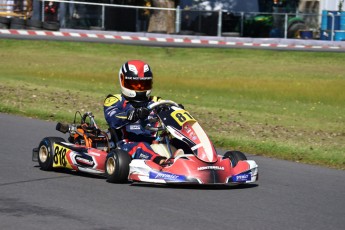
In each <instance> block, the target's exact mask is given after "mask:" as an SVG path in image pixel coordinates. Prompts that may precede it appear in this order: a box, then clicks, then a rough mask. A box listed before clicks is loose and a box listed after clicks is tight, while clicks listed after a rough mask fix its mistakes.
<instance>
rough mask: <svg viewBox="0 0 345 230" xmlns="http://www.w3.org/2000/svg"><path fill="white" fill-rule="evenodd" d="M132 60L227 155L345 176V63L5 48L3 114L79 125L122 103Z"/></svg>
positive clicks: (338, 58)
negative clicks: (115, 96)
mask: <svg viewBox="0 0 345 230" xmlns="http://www.w3.org/2000/svg"><path fill="white" fill-rule="evenodd" d="M128 59H142V60H145V61H147V62H148V63H149V64H150V65H151V68H152V69H153V73H154V90H153V94H154V95H159V96H161V97H163V98H166V99H171V100H174V101H177V102H179V103H182V104H184V105H185V107H186V108H187V109H188V110H189V111H190V112H191V114H193V115H194V117H196V118H197V119H198V120H199V122H200V123H201V125H202V126H203V127H204V128H205V129H206V131H207V133H208V134H209V136H210V137H211V139H212V141H213V142H214V143H215V145H216V146H217V147H222V148H227V149H229V148H231V149H240V150H242V151H245V152H249V153H253V154H257V155H265V156H271V157H276V158H280V159H288V160H293V161H299V162H305V163H311V164H317V165H323V166H328V167H334V168H339V169H345V115H344V114H345V77H344V76H345V65H344V60H345V53H330V52H320V53H319V52H297V51H293V52H289V51H272V50H245V49H243V50H241V49H211V48H208V49H206V48H198V49H196V48H190V49H189V48H159V47H142V46H126V45H115V44H97V43H78V42H49V41H18V40H6V39H2V40H0V81H1V85H0V90H1V93H0V98H1V103H0V112H6V113H15V114H22V115H25V116H32V117H38V118H40V119H49V120H59V121H72V119H73V116H74V112H75V110H80V111H93V112H94V114H95V115H96V119H97V120H98V121H99V122H100V123H101V124H102V126H103V127H105V122H104V118H103V112H102V109H103V108H102V102H103V100H104V98H105V96H106V95H107V94H109V93H119V92H120V90H119V86H118V82H117V78H118V77H117V74H118V70H119V68H120V66H121V65H122V64H123V63H124V62H125V61H126V60H128Z"/></svg>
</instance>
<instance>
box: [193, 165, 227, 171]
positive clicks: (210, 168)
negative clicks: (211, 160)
mask: <svg viewBox="0 0 345 230" xmlns="http://www.w3.org/2000/svg"><path fill="white" fill-rule="evenodd" d="M198 170H199V171H203V170H224V167H221V166H217V165H208V166H200V167H198Z"/></svg>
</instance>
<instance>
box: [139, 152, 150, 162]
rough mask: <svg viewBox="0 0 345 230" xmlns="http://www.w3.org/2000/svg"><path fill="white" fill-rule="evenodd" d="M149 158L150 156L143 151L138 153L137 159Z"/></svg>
mask: <svg viewBox="0 0 345 230" xmlns="http://www.w3.org/2000/svg"><path fill="white" fill-rule="evenodd" d="M149 158H150V156H148V155H146V154H145V153H140V155H139V159H144V160H147V159H149Z"/></svg>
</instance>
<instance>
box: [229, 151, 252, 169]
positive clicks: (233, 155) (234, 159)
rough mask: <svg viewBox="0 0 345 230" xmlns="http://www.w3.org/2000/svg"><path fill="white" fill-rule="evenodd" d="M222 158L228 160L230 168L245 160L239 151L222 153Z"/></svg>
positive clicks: (244, 156)
mask: <svg viewBox="0 0 345 230" xmlns="http://www.w3.org/2000/svg"><path fill="white" fill-rule="evenodd" d="M224 158H229V159H230V161H231V164H232V167H235V166H236V165H237V163H238V162H239V161H245V160H247V157H246V155H244V153H242V152H240V151H228V152H226V153H224Z"/></svg>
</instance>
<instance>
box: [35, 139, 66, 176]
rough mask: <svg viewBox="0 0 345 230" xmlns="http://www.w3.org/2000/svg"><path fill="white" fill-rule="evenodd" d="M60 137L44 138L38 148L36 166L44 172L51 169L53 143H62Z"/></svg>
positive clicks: (62, 140)
mask: <svg viewBox="0 0 345 230" xmlns="http://www.w3.org/2000/svg"><path fill="white" fill-rule="evenodd" d="M64 141H65V140H64V139H63V138H61V137H45V138H43V140H42V141H41V142H40V144H39V146H38V164H39V165H40V167H41V169H42V170H44V171H50V170H52V169H53V159H54V143H56V142H64Z"/></svg>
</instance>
